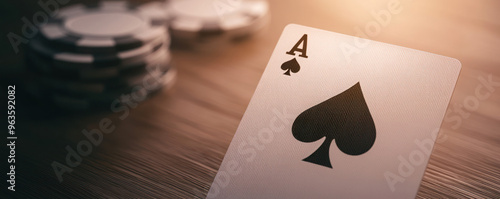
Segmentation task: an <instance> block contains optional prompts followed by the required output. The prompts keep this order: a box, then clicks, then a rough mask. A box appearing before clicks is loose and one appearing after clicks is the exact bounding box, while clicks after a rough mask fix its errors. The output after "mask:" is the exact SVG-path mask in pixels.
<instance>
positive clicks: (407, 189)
mask: <svg viewBox="0 0 500 199" xmlns="http://www.w3.org/2000/svg"><path fill="white" fill-rule="evenodd" d="M287 52H288V53H287ZM294 58H295V60H296V61H297V63H298V65H297V64H294V62H295V61H293V59H294ZM290 60H292V61H290ZM288 61H290V62H288ZM285 62H288V63H287V64H284V63H285ZM460 68H461V64H460V62H459V61H458V60H456V59H453V58H449V57H444V56H440V55H436V54H432V53H427V52H422V51H418V50H413V49H409V48H404V47H399V46H394V45H390V44H385V43H380V42H375V41H369V40H364V39H360V38H356V37H352V36H348V35H343V34H339V33H333V32H328V31H323V30H319V29H314V28H309V27H304V26H299V25H293V24H292V25H288V26H287V27H286V28H285V30H284V31H283V33H282V35H281V38H280V39H279V41H278V44H277V45H276V48H275V49H274V52H273V54H272V56H271V59H270V60H269V63H268V65H267V67H266V69H265V71H264V74H263V75H262V78H261V80H260V83H259V85H258V86H257V89H256V91H255V94H254V96H253V98H252V100H251V101H250V104H249V105H248V108H247V110H246V112H245V114H244V116H243V118H242V120H241V123H240V125H239V127H238V129H237V131H236V134H235V135H234V138H233V140H232V142H231V144H230V146H229V149H228V151H227V153H226V155H225V157H224V160H223V162H222V164H221V166H220V168H219V171H218V173H217V176H216V177H215V180H214V182H213V184H212V187H211V189H210V191H209V193H208V195H207V197H208V198H414V197H415V196H416V193H417V191H418V188H419V186H420V181H421V180H422V176H423V174H424V171H425V168H426V165H427V162H428V160H429V157H430V153H431V151H432V147H433V145H434V140H435V139H436V132H437V130H438V129H439V127H440V125H441V122H442V119H443V117H444V114H445V111H446V108H447V106H448V103H449V100H450V98H451V95H452V93H453V89H454V87H455V83H456V81H457V78H458V75H459V72H460ZM357 86H359V87H357ZM363 100H364V101H363ZM322 102H325V103H322ZM316 105H318V106H316ZM324 143H328V144H330V143H331V144H330V145H328V144H324ZM320 146H322V147H321V149H320ZM313 153H314V154H315V155H313ZM329 164H331V165H329Z"/></svg>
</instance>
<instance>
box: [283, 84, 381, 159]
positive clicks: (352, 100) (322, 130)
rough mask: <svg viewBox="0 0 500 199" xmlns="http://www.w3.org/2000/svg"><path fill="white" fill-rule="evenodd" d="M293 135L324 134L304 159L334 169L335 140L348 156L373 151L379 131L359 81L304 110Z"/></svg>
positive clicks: (313, 138)
mask: <svg viewBox="0 0 500 199" xmlns="http://www.w3.org/2000/svg"><path fill="white" fill-rule="evenodd" d="M292 134H293V136H294V137H295V139H297V140H299V141H301V142H314V141H317V140H319V139H321V138H323V137H325V138H326V139H325V141H324V142H323V144H322V145H321V146H320V147H319V148H318V149H317V150H316V151H315V152H314V153H312V154H311V155H310V156H308V157H307V158H305V159H303V160H304V161H306V162H310V163H314V164H318V165H322V166H325V167H329V168H332V165H331V163H330V154H329V151H330V145H331V143H332V142H333V140H334V139H335V144H336V145H337V147H338V148H339V149H340V151H342V152H344V153H345V154H348V155H361V154H363V153H366V152H367V151H368V150H370V148H371V147H372V146H373V144H374V143H375V137H376V130H375V124H374V122H373V118H372V116H371V114H370V110H369V109H368V106H367V105H366V102H365V98H364V97H363V93H362V91H361V86H360V84H359V82H358V83H356V85H354V86H352V87H351V88H349V89H347V90H346V91H344V92H342V93H340V94H338V95H336V96H334V97H331V98H330V99H327V100H326V101H324V102H321V103H319V104H317V105H315V106H313V107H311V108H309V109H307V110H305V111H304V112H302V113H301V114H300V115H299V116H297V118H296V119H295V121H294V122H293V125H292Z"/></svg>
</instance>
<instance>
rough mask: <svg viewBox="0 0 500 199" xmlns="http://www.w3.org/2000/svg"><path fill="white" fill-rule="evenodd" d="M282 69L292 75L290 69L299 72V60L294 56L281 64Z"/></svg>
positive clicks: (286, 73)
mask: <svg viewBox="0 0 500 199" xmlns="http://www.w3.org/2000/svg"><path fill="white" fill-rule="evenodd" d="M281 69H282V70H284V71H286V72H285V73H284V74H285V75H288V76H290V71H291V72H292V73H297V72H299V70H300V65H299V62H297V59H295V58H293V59H291V60H289V61H286V62H285V63H283V64H281Z"/></svg>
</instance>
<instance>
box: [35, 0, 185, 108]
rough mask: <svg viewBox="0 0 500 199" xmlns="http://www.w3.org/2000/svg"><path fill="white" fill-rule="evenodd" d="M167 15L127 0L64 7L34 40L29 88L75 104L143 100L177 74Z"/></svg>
mask: <svg viewBox="0 0 500 199" xmlns="http://www.w3.org/2000/svg"><path fill="white" fill-rule="evenodd" d="M167 19H168V17H166V12H158V9H157V8H156V9H153V8H152V7H150V6H144V7H142V6H134V5H130V4H129V3H127V2H124V1H103V2H100V3H98V4H96V5H82V4H78V5H73V6H69V7H65V8H62V9H60V10H59V12H58V13H57V15H56V16H54V17H53V18H52V19H50V20H49V22H48V23H46V24H43V25H41V26H40V27H39V34H38V35H37V37H35V38H33V39H32V40H31V41H30V43H29V50H28V52H27V65H28V67H29V71H28V73H29V74H28V75H29V79H28V81H27V84H26V88H27V91H28V92H29V93H30V94H32V95H33V96H35V97H37V98H39V99H41V100H45V101H48V102H50V103H53V104H54V105H57V106H59V107H61V108H64V109H70V110H87V109H91V108H94V107H112V106H116V104H118V103H127V100H135V101H142V100H144V99H145V98H146V97H148V96H150V95H151V94H152V93H155V92H156V91H158V90H160V89H161V88H163V87H165V86H167V87H168V86H170V85H172V84H173V82H174V79H175V76H176V72H175V69H174V68H172V67H171V62H170V60H171V56H170V50H169V46H170V36H169V35H170V34H169V33H168V29H167V26H166V24H167Z"/></svg>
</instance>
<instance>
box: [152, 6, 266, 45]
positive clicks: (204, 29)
mask: <svg viewBox="0 0 500 199" xmlns="http://www.w3.org/2000/svg"><path fill="white" fill-rule="evenodd" d="M144 7H146V8H160V9H162V10H163V11H164V12H166V13H167V15H168V16H167V17H168V19H167V20H168V27H169V33H170V35H171V36H172V42H173V44H174V45H175V46H181V47H188V48H194V49H199V48H200V47H201V48H203V47H207V48H208V50H214V49H215V48H217V47H220V46H223V45H226V44H231V43H232V42H233V41H240V40H242V39H244V38H248V37H249V36H251V35H253V34H255V33H257V32H258V31H259V30H261V29H263V28H264V27H265V26H266V25H267V24H268V22H269V20H270V15H269V5H268V2H267V1H266V0H231V1H225V0H168V1H165V2H153V3H149V4H147V5H145V6H144Z"/></svg>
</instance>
